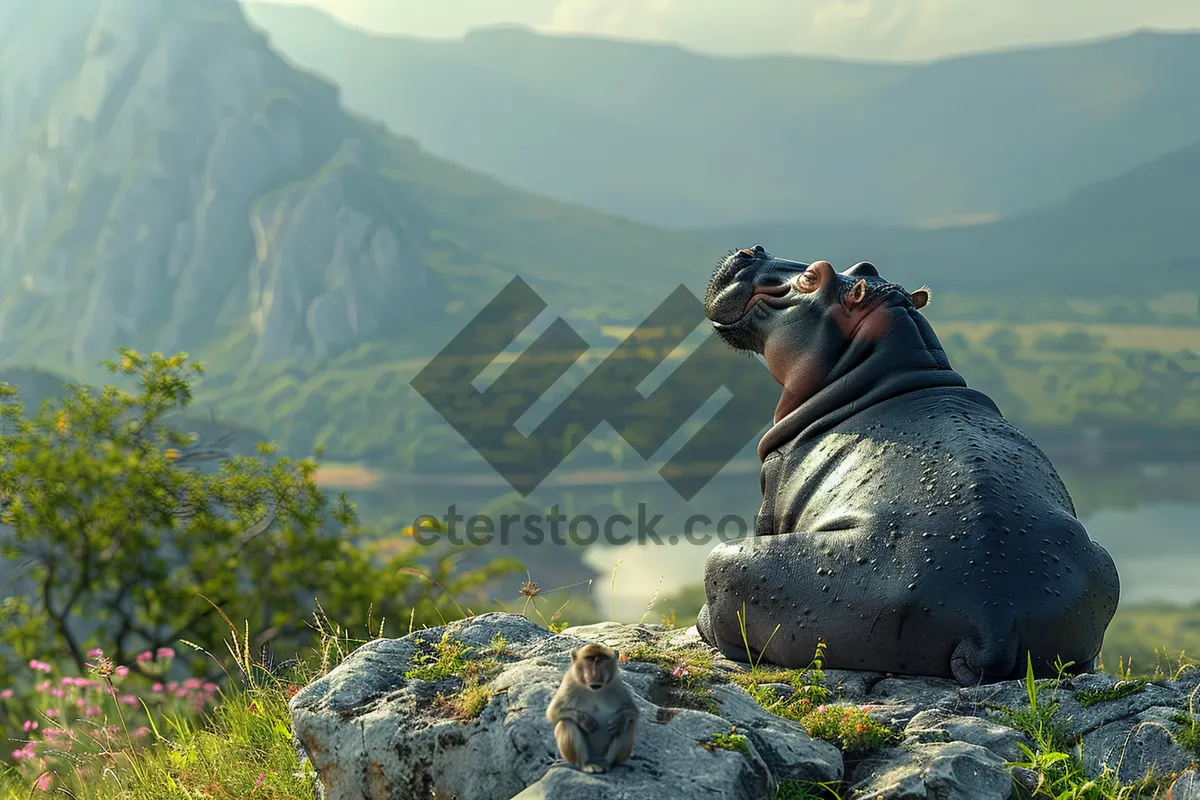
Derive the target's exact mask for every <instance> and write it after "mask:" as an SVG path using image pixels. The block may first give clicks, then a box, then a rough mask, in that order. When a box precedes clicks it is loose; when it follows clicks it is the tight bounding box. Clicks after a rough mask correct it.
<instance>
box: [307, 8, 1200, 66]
mask: <svg viewBox="0 0 1200 800" xmlns="http://www.w3.org/2000/svg"><path fill="white" fill-rule="evenodd" d="M283 1H284V2H291V3H297V4H303V5H311V6H316V7H319V8H322V9H324V10H325V11H328V12H330V13H332V14H334V15H335V16H338V17H339V18H341V19H343V20H345V21H347V22H350V23H352V24H355V25H358V26H360V27H365V28H368V29H371V30H375V31H378V32H381V33H407V34H413V35H417V36H459V35H461V34H462V33H463V32H465V31H466V30H468V29H470V28H473V27H478V26H480V25H494V24H497V23H503V22H509V23H518V24H523V25H529V26H532V27H534V28H537V29H539V30H543V31H546V32H553V33H585V34H592V35H599V36H613V37H622V38H636V39H667V40H671V41H675V42H679V43H680V44H683V45H684V46H687V47H691V48H693V49H697V50H704V51H708V52H715V53H723V54H730V55H735V54H736V55H742V54H751V53H763V52H801V53H812V54H820V55H832V56H842V57H846V58H881V59H906V60H928V59H933V58H939V57H942V56H945V55H949V54H954V53H964V52H973V51H978V50H988V49H995V48H1001V47H1014V46H1018V45H1022V44H1035V43H1037V44H1040V43H1047V42H1059V41H1070V40H1076V39H1085V38H1092V37H1096V36H1105V35H1112V34H1117V33H1122V32H1125V31H1129V30H1132V29H1134V28H1138V27H1156V28H1167V29H1180V28H1200V2H1198V1H1197V0H1138V2H1136V3H1134V2H1130V0H1002V1H1001V0H994V1H993V2H985V1H984V0H739V1H738V2H736V3H735V2H732V0H505V2H503V3H502V2H499V0H283Z"/></svg>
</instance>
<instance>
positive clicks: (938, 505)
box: [764, 387, 1119, 678]
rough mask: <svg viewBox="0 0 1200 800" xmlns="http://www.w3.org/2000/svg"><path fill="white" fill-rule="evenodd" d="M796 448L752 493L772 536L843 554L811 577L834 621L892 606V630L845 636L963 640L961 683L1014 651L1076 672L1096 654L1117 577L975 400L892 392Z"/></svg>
mask: <svg viewBox="0 0 1200 800" xmlns="http://www.w3.org/2000/svg"><path fill="white" fill-rule="evenodd" d="M794 445H795V446H794V447H791V448H782V449H781V452H780V453H779V454H778V456H777V458H778V462H777V463H775V464H772V465H770V466H769V467H767V466H766V465H765V469H764V474H767V473H772V474H777V475H779V476H780V479H779V480H773V479H771V478H770V477H768V478H766V482H767V484H768V486H767V490H768V491H767V494H768V497H764V501H765V503H766V504H773V505H774V506H775V509H774V512H775V517H774V518H775V519H776V520H777V521H778V522H779V523H780V524H779V526H778V527H777V528H776V530H775V532H776V533H786V532H789V531H804V532H806V533H808V534H810V535H813V536H815V537H817V538H816V539H815V540H814V541H824V540H826V539H827V537H833V538H832V539H829V541H838V542H840V543H841V544H839V545H838V546H837V547H831V548H829V549H828V557H829V559H830V563H829V564H827V565H826V564H822V568H823V569H825V570H826V571H827V574H831V575H832V576H833V579H832V581H830V594H831V595H832V596H833V599H834V601H835V602H836V601H837V598H838V597H839V596H840V597H841V598H842V604H843V606H845V603H846V602H850V605H849V606H846V607H845V610H846V611H853V610H854V607H855V606H854V603H853V602H851V601H850V600H849V599H850V598H853V597H863V596H866V595H868V594H869V595H871V596H876V597H879V598H880V602H881V603H883V604H884V605H886V606H887V607H889V608H894V609H901V611H900V612H899V613H898V615H897V618H896V621H895V625H894V629H893V628H889V627H888V625H887V624H886V623H884V622H881V621H880V620H879V619H877V618H875V617H871V616H869V615H863V620H862V623H861V624H862V625H863V626H867V627H863V629H862V630H855V631H854V633H855V635H857V636H861V637H863V638H864V639H874V640H876V641H878V640H879V637H881V636H882V637H883V638H884V639H891V638H895V639H897V640H898V639H899V638H901V637H904V636H906V635H917V633H918V631H919V630H921V629H927V630H937V631H951V630H958V631H960V632H961V635H962V636H964V637H966V639H967V640H969V641H970V642H973V644H969V646H967V651H970V652H968V654H967V656H965V657H966V658H969V659H971V660H972V661H973V663H971V664H970V665H968V668H966V669H965V671H964V673H963V674H968V675H969V674H988V675H990V676H991V677H993V678H995V677H997V671H999V672H1000V673H1001V674H1007V672H1008V670H1010V669H1014V668H1017V665H1016V663H1015V660H1016V659H1017V658H1018V656H1017V652H1018V650H1020V651H1024V650H1031V651H1032V652H1033V653H1034V654H1035V660H1036V659H1037V658H1038V654H1046V653H1050V654H1054V655H1048V656H1045V660H1047V661H1053V658H1054V656H1062V657H1063V659H1064V660H1069V659H1073V660H1075V661H1076V662H1077V663H1080V664H1082V663H1084V662H1086V661H1087V660H1088V659H1090V658H1092V657H1093V656H1095V655H1096V652H1097V651H1098V650H1099V647H1100V643H1101V641H1102V638H1103V634H1104V630H1105V628H1106V627H1107V625H1108V622H1109V621H1110V620H1111V619H1112V616H1113V613H1114V612H1115V610H1116V601H1117V597H1118V593H1119V587H1118V583H1117V573H1116V568H1115V566H1114V565H1113V562H1112V559H1111V558H1110V557H1109V556H1108V553H1107V552H1105V551H1104V549H1103V548H1102V547H1101V546H1100V545H1098V544H1096V543H1094V542H1092V541H1091V540H1090V539H1089V538H1088V535H1087V532H1086V531H1085V530H1084V527H1083V525H1082V524H1081V523H1080V522H1079V520H1078V519H1077V518H1076V517H1075V509H1074V506H1073V504H1072V502H1071V498H1070V495H1069V494H1068V492H1067V489H1066V487H1065V486H1064V485H1063V483H1062V480H1061V479H1060V478H1059V476H1058V474H1057V472H1056V471H1055V469H1054V467H1053V465H1052V464H1051V463H1050V461H1049V459H1048V458H1047V457H1046V456H1045V454H1044V453H1043V452H1042V451H1041V450H1040V449H1039V448H1038V447H1037V445H1035V444H1034V443H1033V442H1032V441H1031V440H1030V439H1029V438H1028V437H1027V436H1025V435H1024V434H1023V433H1021V432H1020V431H1019V430H1018V429H1017V428H1016V427H1014V426H1013V425H1011V424H1010V423H1009V422H1007V421H1006V420H1005V419H1004V418H1003V417H1002V416H1001V414H1000V412H999V410H998V409H997V408H996V406H995V404H994V403H992V402H991V400H989V399H988V398H987V397H986V395H983V394H980V393H979V392H976V391H974V390H971V389H966V388H958V387H955V388H937V389H927V390H922V391H917V392H912V393H909V394H905V395H900V396H898V397H894V398H891V399H889V400H885V401H883V402H880V403H877V404H875V405H873V406H871V407H869V408H866V409H863V410H862V411H860V412H859V413H857V414H855V415H853V416H851V417H849V418H848V419H846V420H844V421H842V422H841V423H840V424H838V425H836V426H834V427H832V428H830V429H829V430H828V431H825V432H822V433H819V434H818V435H816V436H813V437H812V438H810V439H807V440H806V439H805V437H801V439H800V440H798V441H797V442H795V443H794ZM809 558H810V560H811V556H809ZM814 563H815V562H814ZM839 589H840V591H835V590H839ZM843 613H845V612H843ZM916 620H921V622H919V623H918V622H916ZM918 638H920V637H918ZM951 642H952V637H947V638H946V641H945V643H946V645H947V646H949V645H950V644H951ZM967 651H963V652H967ZM929 655H931V656H933V657H934V659H935V661H936V662H937V663H942V664H946V663H949V662H950V661H951V660H952V654H951V653H949V652H947V653H945V654H932V653H931V654H929ZM1023 663H1024V662H1023V659H1022V661H1021V665H1023ZM1038 667H1039V672H1042V673H1046V672H1048V671H1049V670H1048V669H1047V665H1046V664H1039V665H1038ZM925 669H932V667H926V668H925ZM943 669H944V668H943Z"/></svg>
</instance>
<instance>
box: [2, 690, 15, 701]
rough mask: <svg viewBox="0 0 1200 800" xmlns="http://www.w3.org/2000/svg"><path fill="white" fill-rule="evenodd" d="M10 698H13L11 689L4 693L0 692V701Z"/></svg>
mask: <svg viewBox="0 0 1200 800" xmlns="http://www.w3.org/2000/svg"><path fill="white" fill-rule="evenodd" d="M12 696H13V690H12V689H5V690H4V691H2V692H0V700H8V699H9V698H11V697H12Z"/></svg>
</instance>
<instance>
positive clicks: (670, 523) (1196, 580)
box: [382, 459, 1200, 621]
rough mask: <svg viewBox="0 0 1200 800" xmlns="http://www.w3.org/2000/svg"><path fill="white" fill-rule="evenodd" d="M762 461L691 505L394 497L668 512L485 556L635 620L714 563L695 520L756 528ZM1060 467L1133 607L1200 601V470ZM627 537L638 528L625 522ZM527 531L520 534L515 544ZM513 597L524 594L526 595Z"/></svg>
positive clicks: (415, 493)
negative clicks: (612, 529) (648, 531)
mask: <svg viewBox="0 0 1200 800" xmlns="http://www.w3.org/2000/svg"><path fill="white" fill-rule="evenodd" d="M731 466H732V465H731ZM750 466H754V465H742V467H744V468H738V469H733V470H727V471H726V472H723V473H722V474H721V475H719V476H718V477H717V478H716V479H715V480H713V482H712V483H711V484H710V485H709V486H707V487H706V488H705V489H704V490H702V491H701V492H700V493H699V494H698V495H697V496H696V497H695V498H693V499H692V500H691V501H690V502H685V501H683V500H682V499H681V498H679V496H678V495H676V494H675V493H674V492H673V491H672V490H671V489H670V488H669V487H667V486H666V484H665V483H664V482H663V481H662V480H661V479H659V478H657V476H654V475H651V476H650V479H648V480H644V481H627V482H625V483H623V484H622V485H619V486H614V485H613V484H612V483H611V482H608V481H598V482H597V483H596V484H594V485H586V484H580V483H578V482H575V483H572V482H571V481H569V480H567V481H556V480H554V479H552V480H549V481H547V482H546V484H545V485H543V486H542V487H539V488H538V490H537V491H536V492H534V494H532V495H531V496H530V497H528V498H524V499H523V498H520V497H519V496H518V495H516V494H515V493H511V492H509V493H508V494H505V489H506V488H507V487H505V486H503V485H492V486H490V487H489V486H483V485H474V484H471V483H470V482H466V481H464V482H454V483H451V484H449V485H441V486H423V487H413V486H407V487H400V486H394V487H391V488H389V489H387V490H385V491H384V492H382V495H383V496H385V497H386V498H387V504H388V506H389V507H391V508H392V509H396V510H399V509H400V508H403V509H405V510H413V511H415V512H416V513H431V514H433V515H435V516H441V515H442V514H443V513H444V512H445V510H446V509H447V508H449V507H450V506H451V505H454V506H455V507H456V509H457V511H458V512H459V513H461V514H463V515H464V516H465V517H469V516H470V515H472V514H477V513H483V514H486V515H487V516H488V517H490V518H491V519H492V520H494V521H495V520H498V519H499V516H500V515H501V514H502V513H507V512H515V513H517V514H528V513H530V512H531V511H532V512H534V513H536V511H537V510H538V509H547V508H550V507H551V506H557V507H558V508H559V510H560V512H561V513H562V514H564V515H565V516H566V517H567V518H569V519H578V518H580V517H591V518H594V519H596V520H598V521H599V523H600V525H601V526H602V525H603V524H604V522H605V521H606V520H608V519H611V518H612V517H613V516H614V515H622V514H623V515H625V516H627V517H629V518H630V519H632V520H636V519H637V517H638V516H639V511H640V513H641V516H643V517H645V518H650V517H653V516H656V515H661V516H662V518H663V519H662V521H661V522H660V524H659V525H658V526H657V528H656V532H657V533H658V535H659V537H660V538H661V539H662V541H663V543H662V544H656V543H652V542H651V543H643V544H638V543H636V542H634V543H631V544H628V545H625V546H611V545H607V544H604V543H603V537H599V541H597V542H595V543H593V544H590V545H588V546H586V547H581V546H578V545H575V546H566V547H564V546H558V545H552V544H549V543H548V542H545V543H542V544H540V545H537V546H534V547H524V548H521V547H520V546H518V548H517V549H516V550H506V549H505V548H503V547H500V546H498V545H496V544H492V545H489V546H488V547H487V548H485V549H484V551H483V553H482V555H483V556H487V557H495V556H501V555H509V556H512V557H514V558H518V559H519V560H521V561H523V562H524V563H526V564H527V565H528V566H529V570H530V577H531V578H533V579H534V580H535V581H537V582H538V583H539V584H540V585H541V586H542V587H543V588H554V587H562V586H567V585H574V584H576V583H578V582H579V580H580V578H581V577H582V576H581V572H582V573H586V570H585V569H583V570H581V567H582V566H583V565H586V566H587V567H590V568H591V569H592V570H594V571H595V572H596V573H599V577H598V578H597V579H595V580H594V581H593V582H592V584H591V586H590V588H589V590H588V591H589V595H590V597H591V599H592V601H593V603H594V605H595V607H596V608H597V610H598V611H600V612H601V613H603V614H604V616H609V615H611V614H613V613H615V615H616V617H617V618H618V619H620V620H623V621H636V620H638V619H642V618H646V619H648V620H657V619H658V613H657V612H654V613H651V614H649V615H647V614H646V608H647V605H648V604H650V603H651V601H652V600H653V599H654V598H655V596H656V594H657V595H659V596H667V595H670V594H673V593H675V592H676V591H678V590H679V589H681V588H684V587H687V586H692V585H695V584H698V583H699V582H700V581H701V580H702V577H703V568H704V560H705V558H706V556H707V554H708V552H709V551H710V550H711V549H712V548H713V546H714V545H715V544H716V541H715V539H710V541H709V542H708V543H705V544H700V545H696V544H690V543H688V542H686V541H678V542H677V543H675V544H671V543H670V537H671V535H672V534H679V533H681V532H682V530H683V525H684V522H685V520H687V519H688V518H689V517H691V516H692V515H694V514H703V515H705V516H707V517H709V518H710V519H711V520H712V522H711V523H710V524H708V525H707V527H706V526H700V527H699V528H697V530H698V531H701V532H708V533H710V534H711V533H713V532H714V531H715V526H716V524H717V522H718V521H719V520H720V519H721V518H722V517H723V516H726V515H735V516H736V517H737V518H739V519H741V520H745V521H747V522H749V523H750V524H751V525H752V521H753V516H754V514H755V512H756V511H757V509H758V503H759V500H760V495H759V487H758V476H757V473H756V471H755V470H753V469H750V468H749V467H750ZM1060 469H1063V470H1064V472H1063V478H1064V481H1065V482H1066V484H1067V486H1068V488H1069V489H1070V491H1071V494H1072V496H1073V497H1074V499H1075V502H1076V505H1077V507H1078V509H1079V515H1080V518H1081V519H1082V520H1083V522H1084V524H1085V525H1086V527H1087V529H1088V533H1089V535H1090V536H1091V537H1092V538H1093V539H1094V540H1096V541H1098V542H1100V543H1101V544H1103V545H1104V546H1105V547H1106V548H1107V549H1108V551H1109V552H1110V553H1111V554H1112V556H1113V559H1114V560H1115V561H1116V563H1117V568H1118V570H1119V572H1120V575H1121V583H1122V598H1121V599H1122V603H1123V604H1124V603H1136V602H1144V601H1149V600H1165V601H1171V602H1176V603H1193V602H1200V463H1197V464H1174V465H1171V466H1170V467H1163V466H1153V465H1151V466H1147V465H1145V464H1136V463H1127V464H1126V465H1124V466H1122V467H1119V468H1114V467H1108V468H1107V469H1105V470H1104V471H1103V472H1097V471H1091V472H1088V471H1083V470H1082V468H1080V467H1078V465H1074V466H1072V465H1071V464H1070V463H1069V462H1067V460H1066V459H1062V460H1061V461H1060ZM492 477H494V476H492ZM589 527H590V525H584V526H582V528H580V531H579V532H580V533H581V538H582V539H584V540H587V539H588V531H589ZM736 527H737V526H736V525H732V526H731V528H730V530H731V531H736ZM617 530H618V532H620V531H629V530H631V529H630V528H621V527H619V526H618V528H617ZM520 533H521V530H520V528H519V527H518V528H517V529H516V531H515V533H514V536H513V538H517V537H518V536H519V534H520ZM581 559H582V561H583V565H581V564H580V560H581ZM614 568H615V569H616V575H615V581H614V580H613V570H614ZM522 579H523V578H522ZM517 585H518V586H519V584H517ZM614 586H615V588H614ZM509 588H512V587H509ZM512 594H513V595H514V597H516V592H515V589H514V590H513V592H512Z"/></svg>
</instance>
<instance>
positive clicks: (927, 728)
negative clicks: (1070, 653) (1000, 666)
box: [291, 614, 1200, 800]
mask: <svg viewBox="0 0 1200 800" xmlns="http://www.w3.org/2000/svg"><path fill="white" fill-rule="evenodd" d="M589 641H599V642H603V643H605V644H607V645H609V646H610V647H614V648H617V649H618V650H619V651H620V652H621V653H622V661H623V664H622V666H623V673H624V675H625V678H626V680H627V682H628V683H629V685H630V687H631V688H632V689H633V691H634V693H635V695H636V697H637V703H638V706H639V710H640V712H641V718H642V725H641V727H640V729H639V738H638V740H637V743H636V746H635V748H634V752H633V756H632V758H631V760H630V761H629V762H627V763H626V764H625V765H621V766H619V767H617V768H615V769H613V770H612V771H610V772H609V773H607V774H604V775H586V774H584V773H582V772H579V771H577V770H575V769H573V768H570V767H568V766H564V765H563V764H561V763H556V756H557V753H556V752H555V745H554V738H553V735H552V730H551V726H550V724H549V723H547V722H546V721H545V718H544V714H545V710H546V706H547V704H548V703H549V701H550V697H551V696H552V694H553V693H554V690H555V689H556V688H557V685H558V681H559V679H560V678H561V676H562V673H563V671H564V670H565V668H566V666H567V664H568V663H569V661H570V657H569V651H570V649H571V648H573V647H578V646H580V645H581V644H583V643H585V642H589ZM745 667H746V665H738V664H733V663H731V662H728V661H724V660H723V659H721V657H720V656H719V654H717V653H716V652H714V651H713V650H712V649H710V648H708V647H707V646H706V645H704V644H703V643H702V642H700V641H699V639H698V638H697V636H696V635H695V632H694V629H693V630H692V631H678V630H673V629H668V628H664V627H662V626H657V625H638V626H632V625H630V626H627V625H618V624H614V623H604V624H600V625H591V626H586V627H580V628H568V629H567V630H565V631H564V632H562V633H561V634H554V633H551V632H550V631H547V630H545V629H544V628H540V627H538V626H536V625H534V624H533V623H530V622H529V621H528V620H526V619H525V618H523V617H519V616H514V615H507V614H485V615H482V616H479V617H475V618H472V619H468V620H465V621H462V622H457V623H452V624H451V625H448V626H446V627H444V628H437V629H431V630H427V631H419V632H416V633H413V634H410V635H409V636H406V637H404V638H403V639H398V640H386V639H381V640H376V641H374V642H371V643H369V644H367V645H365V646H363V647H362V648H361V649H359V650H358V651H356V652H355V653H353V654H352V655H351V656H350V658H348V659H347V660H346V661H345V662H344V663H342V664H341V665H340V666H339V667H337V668H336V669H335V670H333V671H332V672H331V673H329V674H328V675H327V676H325V677H324V678H322V679H320V680H318V681H316V682H315V683H312V684H310V685H309V686H307V687H306V688H304V689H303V690H301V691H300V692H299V693H298V694H297V695H296V696H295V697H294V698H293V699H292V701H291V711H292V718H293V721H294V730H295V734H296V737H297V740H298V744H299V746H300V748H301V749H302V752H303V753H304V755H305V756H306V757H307V758H308V759H309V760H310V761H311V763H312V765H313V766H314V767H315V768H316V771H317V773H318V774H319V776H320V785H321V791H323V793H324V797H326V798H328V800H350V798H355V800H357V798H364V797H369V798H372V800H401V798H404V799H405V800H407V798H418V797H420V798H427V797H430V796H433V797H437V798H441V800H447V799H448V798H459V800H468V798H469V800H508V798H514V797H519V798H522V800H533V799H534V798H545V799H546V800H585V799H586V800H591V799H592V798H595V799H596V800H600V799H601V798H606V799H607V798H629V799H630V800H633V799H634V798H637V799H638V800H642V799H643V798H650V797H653V798H658V800H672V799H673V798H680V800H685V798H686V800H697V799H699V798H724V799H726V800H732V799H733V798H744V799H745V800H765V798H774V799H775V800H797V799H800V800H816V799H817V798H828V797H841V798H853V799H854V800H868V799H870V800H918V799H920V800H934V799H936V800H1007V799H1008V798H1017V797H1031V796H1037V797H1062V796H1066V795H1063V794H1061V792H1062V791H1063V790H1064V789H1065V788H1067V787H1066V784H1065V783H1064V781H1073V783H1074V785H1075V786H1081V785H1083V784H1085V783H1087V782H1088V781H1089V780H1093V781H1096V783H1095V784H1094V786H1095V787H1099V788H1096V790H1095V791H1096V793H1094V794H1077V795H1070V796H1072V797H1115V796H1117V795H1116V794H1115V792H1116V791H1118V788H1117V787H1124V788H1121V789H1120V791H1121V792H1122V793H1121V794H1120V796H1121V797H1123V798H1131V799H1132V798H1146V799H1147V800H1148V798H1151V797H1159V798H1167V797H1169V798H1172V800H1197V798H1200V775H1198V773H1197V772H1196V769H1195V766H1194V765H1195V762H1196V761H1197V759H1200V715H1198V714H1197V713H1196V712H1197V711H1200V707H1198V703H1200V700H1198V698H1197V695H1198V694H1200V670H1196V669H1195V668H1193V669H1191V670H1190V671H1187V670H1185V671H1183V672H1181V673H1179V674H1176V675H1171V676H1163V677H1162V679H1161V680H1155V681H1140V680H1132V681H1119V680H1118V679H1117V678H1115V677H1113V676H1110V675H1104V674H1094V675H1083V676H1078V677H1075V678H1071V679H1063V680H1056V681H1039V682H1037V684H1036V685H1035V686H1034V690H1033V693H1034V696H1035V698H1036V701H1035V702H1036V705H1033V704H1031V703H1030V696H1029V688H1030V687H1028V686H1026V685H1025V684H1024V683H1022V682H1020V681H1012V682H1007V683H999V684H993V685H987V686H978V687H969V688H965V689H964V688H960V687H959V686H958V685H957V684H954V683H953V682H950V681H944V680H938V679H929V678H915V677H904V676H896V675H883V674H874V673H860V672H849V671H834V670H828V671H824V672H822V671H821V670H819V669H816V670H808V671H786V672H779V671H773V670H768V669H765V668H761V667H760V668H758V669H755V670H747V669H746V668H745ZM801 723H802V724H801ZM1054 753H1058V755H1054ZM1055 781H1058V783H1057V784H1055V783H1054V782H1055ZM1101 789H1103V790H1104V791H1108V792H1109V793H1108V794H1101V793H1100V791H1101ZM1038 792H1041V794H1037V793H1038Z"/></svg>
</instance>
